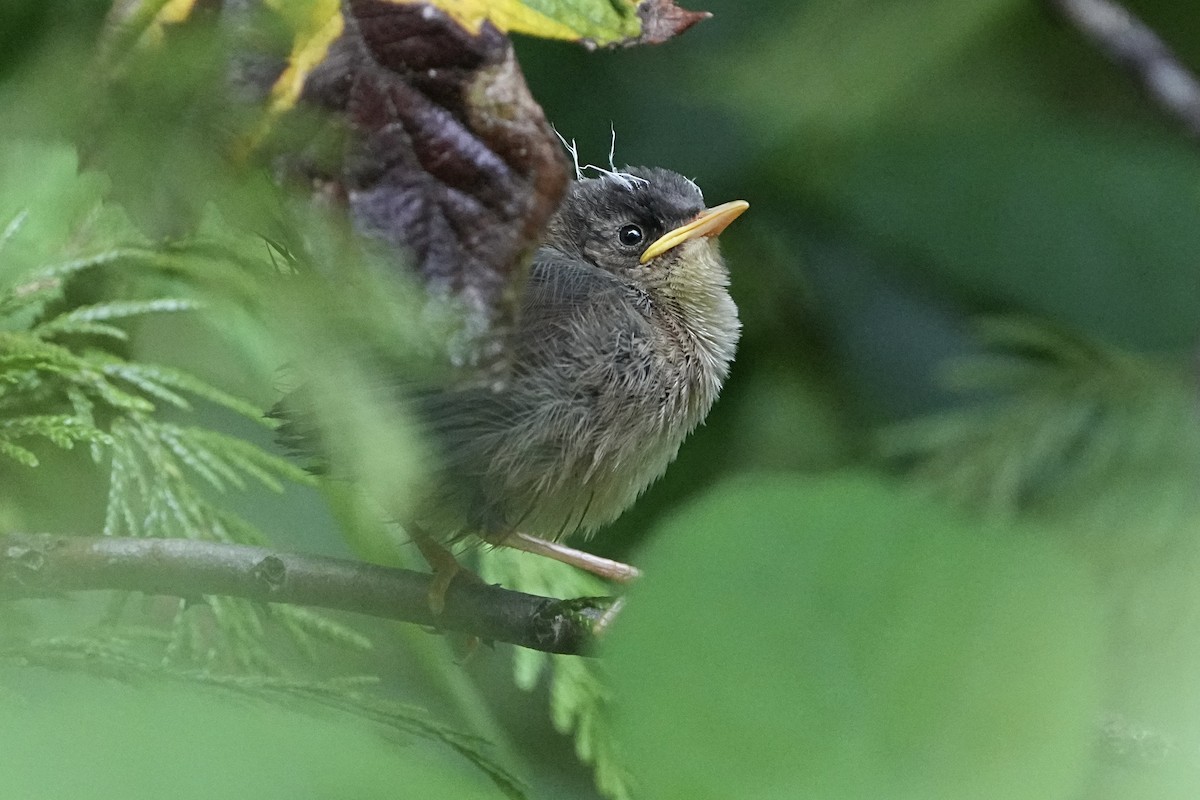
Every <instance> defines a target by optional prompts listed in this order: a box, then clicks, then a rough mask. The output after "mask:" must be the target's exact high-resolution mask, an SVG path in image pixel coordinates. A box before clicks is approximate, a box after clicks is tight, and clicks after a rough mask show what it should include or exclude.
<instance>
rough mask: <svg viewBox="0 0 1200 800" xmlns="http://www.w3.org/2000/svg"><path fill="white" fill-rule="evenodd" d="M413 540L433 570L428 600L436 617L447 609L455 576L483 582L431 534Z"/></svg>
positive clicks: (417, 536)
mask: <svg viewBox="0 0 1200 800" xmlns="http://www.w3.org/2000/svg"><path fill="white" fill-rule="evenodd" d="M413 541H414V542H415V543H416V545H417V549H419V550H420V551H421V556H422V557H423V558H424V559H425V562H426V563H427V564H429V568H430V570H432V572H433V580H432V581H431V582H430V584H429V594H428V602H429V610H430V611H431V612H433V616H434V617H435V618H436V617H440V616H441V615H442V612H444V611H445V610H446V592H448V591H450V584H451V583H453V582H454V579H455V578H457V577H459V576H460V575H461V576H462V577H463V579H464V580H470V581H473V582H475V583H482V582H483V581H482V579H481V578H480V577H479V576H478V575H476V574H475V573H474V572H472V571H471V570H469V569H467V568H466V567H464V566H463V565H462V564H460V563H458V559H457V558H455V557H454V554H453V553H451V552H450V551H449V550H447V549H446V548H445V547H443V546H442V545H440V544H439V543H437V542H436V541H434V540H433V539H432V538H430V537H429V536H427V535H424V534H421V535H416V536H413Z"/></svg>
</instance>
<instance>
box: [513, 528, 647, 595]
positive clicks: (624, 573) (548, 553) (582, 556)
mask: <svg viewBox="0 0 1200 800" xmlns="http://www.w3.org/2000/svg"><path fill="white" fill-rule="evenodd" d="M495 543H496V544H502V545H504V546H505V547H511V548H513V549H515V550H524V551H525V552H526V553H537V554H538V555H540V556H545V557H546V558H552V559H554V560H555V561H561V562H562V563H564V564H570V565H571V566H573V567H578V568H579V569H582V570H585V571H587V572H590V573H592V574H593V575H597V576H599V577H601V578H604V579H605V580H610V581H616V582H617V583H629V582H630V581H632V580H635V579H636V578H640V577H642V571H641V570H640V569H638V568H637V567H635V566H633V565H632V564H625V563H623V562H620V561H613V560H612V559H611V558H604V557H603V556H597V555H593V554H592V553H585V552H584V551H582V550H576V549H575V548H574V547H567V546H566V545H565V544H559V543H558V542H552V541H550V540H548V539H540V538H538V537H537V536H530V535H529V534H527V533H516V532H513V533H509V534H508V535H506V536H505V537H504V538H503V539H499V540H497V541H496V542H495Z"/></svg>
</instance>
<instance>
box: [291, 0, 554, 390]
mask: <svg viewBox="0 0 1200 800" xmlns="http://www.w3.org/2000/svg"><path fill="white" fill-rule="evenodd" d="M342 8H343V15H344V22H345V25H344V29H343V31H342V33H341V35H340V36H339V37H338V38H337V39H336V40H335V41H334V42H333V43H332V44H331V45H330V47H329V50H328V52H327V54H326V55H325V57H324V58H323V59H322V60H321V61H320V63H319V64H317V65H316V67H315V68H313V69H312V71H311V72H310V73H309V74H308V75H307V77H306V79H305V80H304V85H303V89H302V91H301V95H300V103H301V104H308V105H311V106H315V107H318V108H321V109H324V110H326V111H329V112H333V116H334V118H335V119H339V120H341V121H342V122H343V123H344V124H345V125H347V126H348V128H349V133H350V136H349V137H348V138H347V139H346V145H345V150H344V153H343V157H342V159H341V163H340V164H338V165H337V167H336V168H335V169H334V170H332V171H327V172H324V173H323V174H322V173H318V174H315V175H313V176H311V177H314V178H316V179H318V180H320V181H323V182H324V183H325V187H326V189H330V188H332V189H333V190H334V194H335V195H337V196H340V197H342V198H344V199H345V201H346V203H347V206H348V208H349V211H350V214H351V217H352V219H353V221H354V224H355V226H356V227H357V228H358V229H359V230H360V231H361V232H363V233H364V234H366V235H368V236H371V237H373V238H375V239H378V240H380V241H383V242H386V243H387V244H389V245H391V246H393V247H394V248H396V250H397V252H399V253H401V254H403V255H404V256H406V257H409V258H410V259H411V261H412V263H413V266H414V267H415V269H416V271H417V272H418V274H419V275H420V276H421V277H422V278H423V279H424V281H425V283H426V285H427V286H428V287H429V289H430V290H431V292H432V293H433V294H435V295H438V296H441V297H450V298H454V299H456V300H457V302H458V303H459V304H460V305H461V307H462V309H463V311H464V312H465V326H466V328H465V331H464V332H465V334H466V335H465V337H463V339H462V341H460V342H457V343H456V347H455V349H454V351H453V352H452V353H451V354H450V355H451V357H452V359H453V360H454V361H456V362H458V364H459V365H461V366H468V365H470V366H479V367H483V368H491V367H498V366H501V365H502V362H503V359H504V356H505V353H506V350H507V348H506V337H507V335H508V333H509V331H510V328H511V324H512V317H513V313H514V311H515V302H516V297H515V293H516V292H517V291H518V287H519V284H520V275H519V273H517V272H516V271H517V270H519V269H521V268H522V267H523V265H524V261H525V256H526V255H527V254H528V253H529V252H530V251H531V250H532V248H533V246H534V245H535V243H536V240H537V238H538V236H539V234H540V232H541V230H542V228H543V226H544V225H545V223H546V221H547V220H548V219H549V217H550V215H551V214H552V213H553V211H554V209H555V207H556V206H557V204H558V202H559V199H560V198H561V196H562V192H563V190H564V188H565V186H566V181H567V168H566V161H565V158H564V156H563V154H562V151H561V149H560V147H559V144H558V141H557V139H556V138H555V136H554V133H553V131H552V130H551V129H550V126H549V124H548V123H547V122H546V118H545V116H544V114H543V113H542V110H541V107H540V106H538V104H537V103H536V102H535V101H534V99H533V97H532V96H531V95H530V93H529V90H528V88H527V87H526V85H525V81H524V78H523V76H522V75H521V71H520V69H519V67H518V66H517V63H516V60H515V57H514V55H513V50H512V45H511V44H510V42H509V40H508V39H507V37H505V36H504V35H503V34H502V33H500V32H499V31H498V30H496V28H494V27H493V26H491V25H490V24H484V25H482V26H481V27H480V30H479V32H478V33H477V34H472V33H470V32H468V31H467V30H465V29H464V28H462V27H460V25H459V24H458V23H457V22H455V21H454V20H453V19H451V18H450V17H449V16H448V15H447V14H446V13H444V12H442V11H440V10H438V9H437V8H434V7H432V6H428V5H424V4H400V5H397V4H395V3H390V2H382V1H380V0H350V1H349V2H345V3H343V6H342Z"/></svg>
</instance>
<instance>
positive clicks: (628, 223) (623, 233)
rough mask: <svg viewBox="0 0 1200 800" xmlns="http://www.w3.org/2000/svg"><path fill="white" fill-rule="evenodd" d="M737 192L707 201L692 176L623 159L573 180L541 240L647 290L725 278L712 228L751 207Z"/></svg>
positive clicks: (715, 282)
mask: <svg viewBox="0 0 1200 800" xmlns="http://www.w3.org/2000/svg"><path fill="white" fill-rule="evenodd" d="M749 207H750V206H749V203H746V202H745V201H744V200H735V201H733V202H731V203H724V204H722V205H719V206H716V207H714V208H705V205H704V197H703V195H702V194H701V193H700V188H699V187H698V186H696V184H695V183H693V182H692V181H690V180H688V179H687V178H685V177H683V176H682V175H680V174H679V173H677V172H671V171H670V170H666V169H661V168H657V167H626V168H625V169H624V170H622V171H616V172H606V173H604V174H602V175H601V177H598V178H587V179H583V180H577V181H575V182H574V183H573V184H572V186H571V188H570V190H569V192H568V194H567V197H566V199H565V200H564V201H563V203H562V205H561V206H560V207H559V209H558V211H557V212H556V213H555V215H554V217H553V219H552V220H551V222H550V225H549V227H548V229H547V232H546V241H545V244H546V245H548V246H550V247H553V248H555V249H556V250H559V251H561V252H563V253H564V254H566V255H568V256H570V257H574V258H582V259H583V260H585V261H587V262H590V263H591V264H593V265H595V266H597V267H599V268H601V269H604V270H607V271H609V272H612V273H614V274H616V275H619V276H621V277H622V278H624V279H626V280H628V281H630V282H631V283H633V284H636V285H638V286H641V287H643V288H645V289H647V290H649V291H656V290H657V291H665V292H668V293H671V294H678V293H679V292H680V291H683V292H685V293H686V291H687V290H688V288H689V287H693V286H694V287H696V288H700V287H701V286H705V285H710V284H712V285H720V286H724V284H725V282H726V281H727V277H726V272H725V266H724V262H723V261H722V260H721V258H720V256H719V254H718V251H717V245H716V236H717V234H719V233H720V232H721V231H723V230H725V228H726V226H728V225H729V223H731V222H733V220H734V219H736V218H737V217H738V216H740V215H741V213H742V212H743V211H745V210H746V209H747V208H749Z"/></svg>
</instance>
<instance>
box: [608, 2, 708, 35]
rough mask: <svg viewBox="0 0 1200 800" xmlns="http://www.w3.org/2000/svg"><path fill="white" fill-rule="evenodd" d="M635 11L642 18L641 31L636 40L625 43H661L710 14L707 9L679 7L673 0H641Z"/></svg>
mask: <svg viewBox="0 0 1200 800" xmlns="http://www.w3.org/2000/svg"><path fill="white" fill-rule="evenodd" d="M637 13H638V17H640V18H641V20H642V33H641V35H640V36H639V37H638V39H637V40H635V41H632V42H627V43H626V44H641V43H645V44H662V43H663V42H665V41H667V40H668V39H671V38H673V37H675V36H678V35H679V34H681V33H683V32H684V31H686V30H687V29H688V28H690V27H692V26H693V25H695V24H696V23H697V22H701V21H703V20H706V19H708V18H709V17H711V16H712V12H709V11H688V10H687V9H684V8H680V7H679V6H677V5H675V3H674V2H673V0H642V2H640V3H638V7H637Z"/></svg>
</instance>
